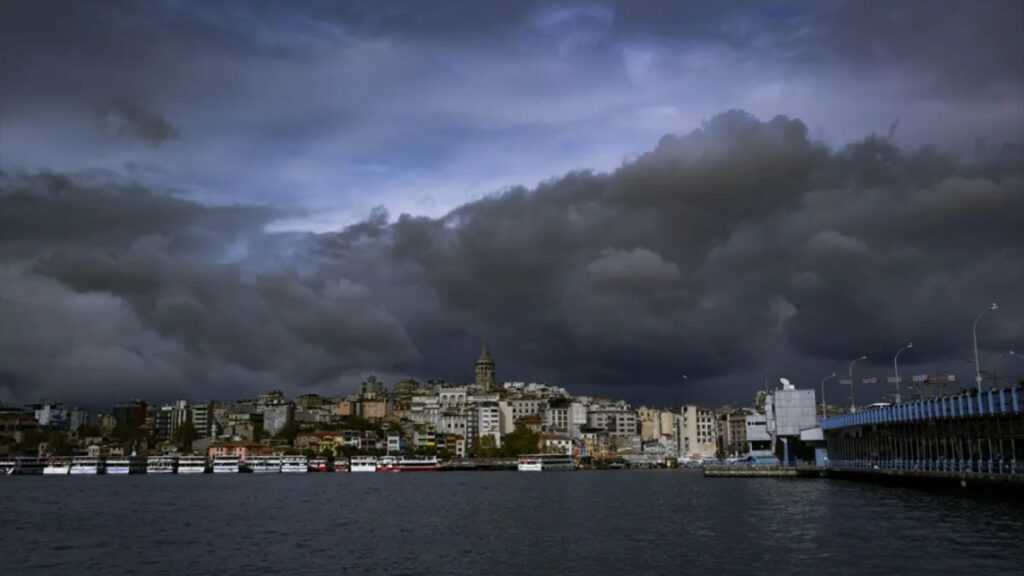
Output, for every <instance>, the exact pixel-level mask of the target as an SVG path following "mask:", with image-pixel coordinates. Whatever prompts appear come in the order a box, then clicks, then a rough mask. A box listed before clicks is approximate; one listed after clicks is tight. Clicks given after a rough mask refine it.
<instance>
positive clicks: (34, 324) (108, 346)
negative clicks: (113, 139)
mask: <svg viewBox="0 0 1024 576" xmlns="http://www.w3.org/2000/svg"><path fill="white" fill-rule="evenodd" d="M3 190H4V192H3V194H2V195H0V215H2V216H0V218H2V220H0V231H2V232H0V251H2V252H0V253H2V254H3V255H4V258H3V260H4V265H3V267H4V274H3V278H2V282H3V289H2V290H0V293H2V294H3V298H2V299H0V308H2V316H3V320H2V321H0V326H2V330H0V332H2V345H0V358H2V364H3V366H4V368H5V372H6V373H8V374H9V375H11V377H10V378H8V379H7V380H5V382H4V385H5V386H6V387H7V388H9V389H11V390H12V394H14V395H16V396H17V397H20V398H29V397H31V396H35V395H38V394H43V393H67V394H72V395H74V396H75V397H77V398H84V399H96V398H103V399H106V400H111V399H113V395H115V394H116V393H122V394H138V393H143V392H148V393H156V394H159V395H163V396H167V395H184V396H191V397H194V398H196V397H208V396H210V395H211V394H215V393H217V392H222V391H223V390H224V389H225V387H227V388H229V389H230V391H231V392H230V393H232V394H238V393H247V392H254V391H256V390H260V389H262V388H263V387H265V386H284V387H287V388H290V389H296V388H299V387H302V386H310V385H325V386H331V385H332V382H334V381H335V380H336V379H337V378H338V377H339V376H342V375H345V374H347V373H349V372H351V371H353V370H358V371H360V372H361V370H362V369H363V368H364V367H366V366H378V365H387V366H391V365H395V366H402V365H403V364H405V365H408V364H410V363H414V362H415V361H416V360H417V355H416V351H415V349H414V347H413V346H412V345H411V344H410V343H409V341H408V339H407V338H406V336H405V335H404V333H403V330H402V327H401V325H400V324H399V322H398V321H397V320H396V319H395V318H393V317H392V316H391V315H390V314H388V313H387V311H385V310H383V309H382V308H381V307H380V306H379V305H378V304H377V303H376V302H375V301H374V299H373V297H372V294H371V293H370V291H369V290H368V289H367V288H366V287H365V286H362V285H359V284H357V283H355V282H351V281H348V280H344V279H337V280H323V281H315V282H314V281H312V280H310V279H308V278H302V277H300V276H299V275H298V274H297V273H296V272H295V271H294V269H293V268H291V267H290V266H289V263H288V262H287V259H288V253H281V252H284V251H283V250H281V248H282V247H286V246H289V245H291V244H292V243H289V242H287V238H284V237H282V236H281V235H274V236H270V237H267V236H265V235H264V233H263V231H262V228H263V226H264V225H265V224H266V223H267V222H268V221H269V220H270V219H271V218H273V217H275V216H276V215H277V214H276V213H275V212H273V211H270V210H266V209H262V208H254V207H208V206H203V205H199V204H196V203H194V202H190V201H188V200H185V199H182V198H180V197H178V196H174V195H171V194H168V193H165V192H158V191H151V190H147V189H143V188H140V187H138V186H137V185H128V184H124V183H121V182H118V181H116V180H115V181H114V182H110V181H108V180H102V179H98V178H97V176H95V175H91V176H90V175H86V176H67V175H52V174H42V175H19V176H14V177H10V178H5V181H4V186H3ZM267 247H275V248H277V249H278V251H279V253H278V254H262V253H259V252H256V250H260V249H265V248H267ZM250 250H252V251H253V252H252V253H250ZM278 257H283V258H285V260H286V261H285V262H284V263H283V265H282V262H281V260H279V259H277V258H278ZM133 389H134V390H135V392H133V391H132V390H133Z"/></svg>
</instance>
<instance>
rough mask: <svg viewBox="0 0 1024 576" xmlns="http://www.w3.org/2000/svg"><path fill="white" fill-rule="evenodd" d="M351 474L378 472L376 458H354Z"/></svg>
mask: <svg viewBox="0 0 1024 576" xmlns="http://www.w3.org/2000/svg"><path fill="white" fill-rule="evenodd" d="M349 471H350V472H376V471H377V457H376V456H353V457H352V460H351V464H350V465H349Z"/></svg>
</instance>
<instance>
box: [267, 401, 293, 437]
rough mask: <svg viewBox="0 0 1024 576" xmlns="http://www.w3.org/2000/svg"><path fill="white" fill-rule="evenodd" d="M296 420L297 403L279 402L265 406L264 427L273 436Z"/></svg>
mask: <svg viewBox="0 0 1024 576" xmlns="http://www.w3.org/2000/svg"><path fill="white" fill-rule="evenodd" d="M294 421H295V404H293V403H291V402H279V403H276V404H267V405H266V406H264V407H263V429H264V430H265V431H266V432H267V434H269V435H271V436H275V435H277V433H278V432H280V431H281V430H282V429H284V428H285V427H286V426H288V425H290V424H291V423H292V422H294Z"/></svg>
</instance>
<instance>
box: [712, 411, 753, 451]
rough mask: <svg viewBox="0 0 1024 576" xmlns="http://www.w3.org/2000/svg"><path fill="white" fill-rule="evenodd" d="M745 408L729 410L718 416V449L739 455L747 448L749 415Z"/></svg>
mask: <svg viewBox="0 0 1024 576" xmlns="http://www.w3.org/2000/svg"><path fill="white" fill-rule="evenodd" d="M749 413H750V412H749V411H748V410H745V409H738V410H728V411H726V412H724V413H722V414H720V415H719V416H718V451H719V453H720V454H723V455H729V456H739V455H741V454H745V453H747V452H748V450H747V415H748V414H749Z"/></svg>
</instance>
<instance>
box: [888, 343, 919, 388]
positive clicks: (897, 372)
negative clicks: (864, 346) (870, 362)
mask: <svg viewBox="0 0 1024 576" xmlns="http://www.w3.org/2000/svg"><path fill="white" fill-rule="evenodd" d="M913 347H914V343H913V342H907V345H906V346H904V347H903V348H900V349H899V350H897V351H896V356H895V357H894V358H893V359H892V371H893V373H895V375H896V402H897V403H899V401H900V364H899V361H900V353H901V352H903V351H904V350H910V349H911V348H913Z"/></svg>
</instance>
